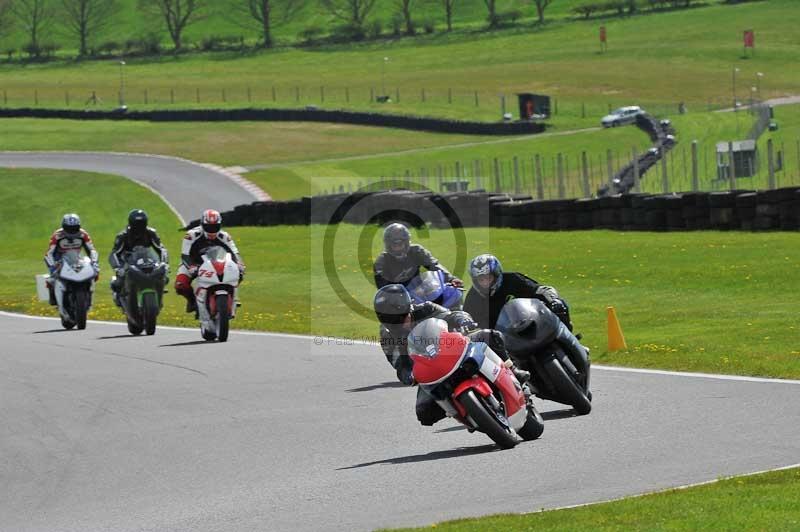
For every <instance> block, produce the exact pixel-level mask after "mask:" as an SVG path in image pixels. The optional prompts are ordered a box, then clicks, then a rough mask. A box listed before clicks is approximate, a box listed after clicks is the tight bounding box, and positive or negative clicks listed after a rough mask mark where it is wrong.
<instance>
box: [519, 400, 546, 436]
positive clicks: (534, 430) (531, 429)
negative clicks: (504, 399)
mask: <svg viewBox="0 0 800 532" xmlns="http://www.w3.org/2000/svg"><path fill="white" fill-rule="evenodd" d="M543 432H544V419H543V418H542V415H541V414H540V413H539V411H538V410H536V407H535V406H533V405H532V404H531V405H528V418H527V419H526V420H525V424H524V425H523V426H522V428H521V429H519V430H518V431H517V434H519V436H520V437H521V438H522V439H523V440H525V441H530V440H535V439H537V438H538V437H539V436H541V435H542V433H543Z"/></svg>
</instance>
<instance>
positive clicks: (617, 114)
mask: <svg viewBox="0 0 800 532" xmlns="http://www.w3.org/2000/svg"><path fill="white" fill-rule="evenodd" d="M643 114H644V111H643V110H642V108H641V107H637V106H635V105H632V106H630V107H620V108H619V109H616V110H615V111H612V112H611V114H608V115H606V116H604V117H603V119H602V120H601V121H600V123H601V124H602V125H603V127H617V126H621V125H623V124H633V123H635V122H636V117H637V116H641V115H643Z"/></svg>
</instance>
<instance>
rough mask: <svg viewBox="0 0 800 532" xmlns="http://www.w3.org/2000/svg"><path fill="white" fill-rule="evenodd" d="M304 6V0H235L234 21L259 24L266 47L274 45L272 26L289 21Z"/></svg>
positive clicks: (233, 7)
mask: <svg viewBox="0 0 800 532" xmlns="http://www.w3.org/2000/svg"><path fill="white" fill-rule="evenodd" d="M302 7H303V2H302V0H234V1H233V4H232V5H231V8H232V10H233V14H234V21H235V22H236V23H238V24H240V25H242V26H247V27H250V26H253V25H255V26H258V31H259V33H261V38H262V39H263V41H264V43H263V46H264V48H269V47H271V46H272V42H273V41H272V28H273V27H274V26H277V25H279V24H283V23H285V22H288V21H289V20H291V19H292V17H294V16H295V15H296V14H297V12H298V11H300V9H301V8H302Z"/></svg>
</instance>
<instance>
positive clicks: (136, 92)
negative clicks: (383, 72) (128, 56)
mask: <svg viewBox="0 0 800 532" xmlns="http://www.w3.org/2000/svg"><path fill="white" fill-rule="evenodd" d="M636 103H638V104H639V105H641V106H642V107H644V108H645V109H646V110H647V111H648V112H650V114H653V115H657V116H661V115H674V114H678V113H690V112H707V111H713V110H718V109H723V108H725V107H726V106H727V107H730V102H725V101H720V100H716V101H712V100H709V101H707V102H704V103H699V102H697V103H693V104H689V105H687V104H685V103H683V102H674V103H664V102H636ZM630 104H631V102H630V101H617V100H609V101H606V102H600V101H596V100H595V101H590V102H582V101H580V100H577V99H564V98H559V97H553V98H551V100H550V113H551V116H554V117H558V116H568V117H575V118H597V119H598V120H599V118H600V117H602V116H604V115H606V114H608V113H609V112H611V111H612V110H613V109H615V108H617V107H620V106H622V105H630ZM0 105H2V106H3V107H9V108H18V107H38V106H43V107H44V106H47V107H58V108H85V109H91V108H95V107H116V106H119V105H127V106H129V107H133V106H184V107H186V106H189V107H197V106H205V107H208V106H243V105H267V106H272V105H275V106H278V105H280V106H289V107H298V106H303V107H305V106H310V105H314V106H320V107H334V108H349V107H352V108H359V107H365V106H371V107H374V106H380V107H382V108H384V109H385V110H386V112H392V109H393V108H394V107H396V108H397V109H398V112H403V111H405V112H407V111H408V110H409V109H407V108H408V107H409V106H411V107H414V108H416V109H421V110H424V108H425V107H426V106H429V107H432V108H434V109H436V111H433V110H432V112H438V110H441V109H442V108H447V107H451V108H453V109H460V110H462V111H463V112H464V113H467V114H466V115H465V116H469V114H470V113H471V112H475V111H474V110H476V109H477V110H479V111H478V113H479V115H480V116H482V117H484V118H485V117H487V116H488V117H494V118H495V119H498V120H499V119H501V118H502V117H503V115H505V114H506V113H510V114H511V115H512V116H515V117H516V116H517V115H518V114H519V107H518V103H517V96H516V93H513V92H501V91H489V90H485V89H476V90H472V89H464V88H456V87H424V86H420V87H412V86H386V85H382V84H377V85H360V86H337V85H324V84H320V85H315V86H308V85H286V84H283V85H278V84H275V85H270V84H258V85H252V86H247V85H241V84H239V85H229V86H205V85H204V86H196V87H187V86H186V85H180V86H177V85H176V86H163V85H161V86H143V85H141V84H139V83H131V84H123V86H122V87H121V88H120V87H109V86H104V87H98V88H82V87H68V88H65V87H53V86H48V87H39V88H15V87H6V88H3V87H0ZM470 109H472V110H473V111H470Z"/></svg>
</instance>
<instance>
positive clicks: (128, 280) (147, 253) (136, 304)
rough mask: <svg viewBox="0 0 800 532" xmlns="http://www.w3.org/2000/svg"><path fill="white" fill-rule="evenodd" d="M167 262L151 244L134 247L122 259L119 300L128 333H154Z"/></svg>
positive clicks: (160, 305)
mask: <svg viewBox="0 0 800 532" xmlns="http://www.w3.org/2000/svg"><path fill="white" fill-rule="evenodd" d="M166 276H167V264H166V263H164V262H161V259H160V258H159V257H158V255H157V254H156V252H155V250H154V249H153V248H151V247H146V246H136V247H134V248H133V250H132V251H131V252H130V253H129V254H128V259H127V260H126V261H125V269H124V274H123V276H122V278H123V281H122V287H121V289H120V291H119V303H120V306H121V307H122V312H124V313H125V317H126V319H127V321H128V331H130V333H131V334H142V331H145V332H146V333H147V334H148V335H152V334H155V332H156V322H157V321H158V314H159V313H160V312H161V308H162V306H163V300H162V298H163V294H164V283H165V281H166Z"/></svg>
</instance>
